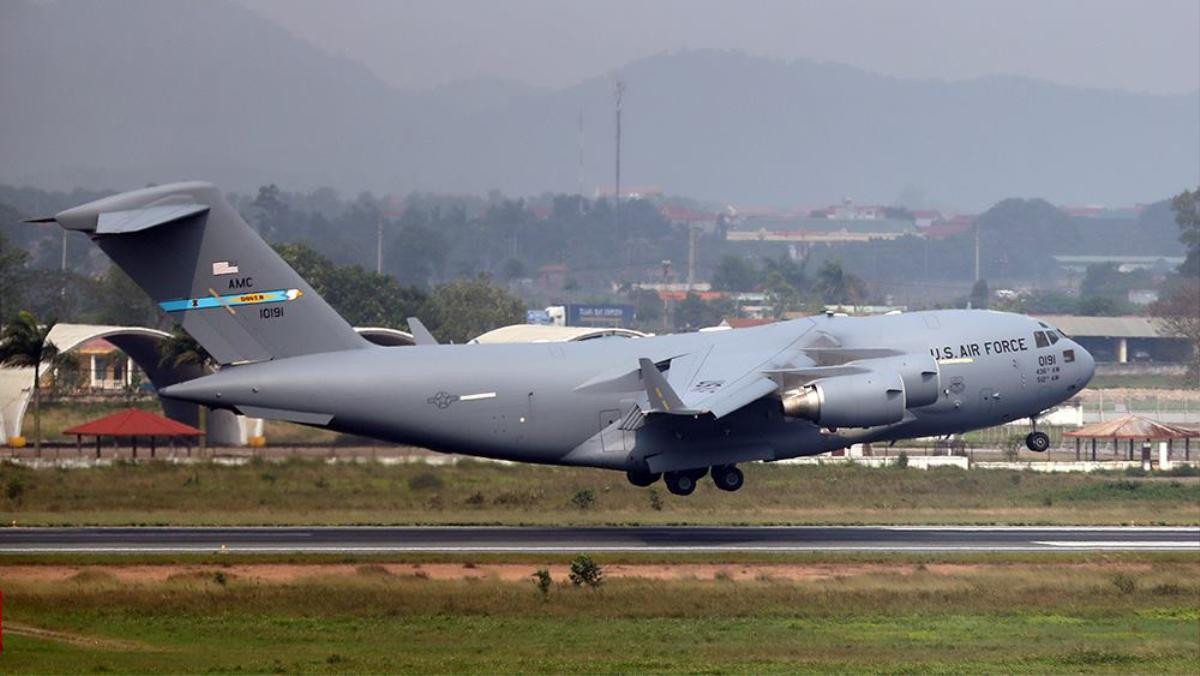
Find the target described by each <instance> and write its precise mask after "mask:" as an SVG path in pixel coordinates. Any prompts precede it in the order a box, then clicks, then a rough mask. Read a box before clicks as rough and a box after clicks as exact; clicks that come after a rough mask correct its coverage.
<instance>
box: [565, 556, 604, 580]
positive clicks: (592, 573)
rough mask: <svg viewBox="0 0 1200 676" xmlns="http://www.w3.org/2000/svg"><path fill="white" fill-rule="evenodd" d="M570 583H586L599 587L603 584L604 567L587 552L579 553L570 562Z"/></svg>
mask: <svg viewBox="0 0 1200 676" xmlns="http://www.w3.org/2000/svg"><path fill="white" fill-rule="evenodd" d="M570 577H571V584H573V585H575V586H576V587H580V586H583V585H585V584H586V585H587V586H589V587H593V588H594V587H599V586H600V585H602V584H604V569H602V568H601V567H600V564H598V563H596V562H595V561H593V560H592V557H590V556H588V555H587V554H580V555H579V556H576V557H575V560H574V561H572V562H571V575H570Z"/></svg>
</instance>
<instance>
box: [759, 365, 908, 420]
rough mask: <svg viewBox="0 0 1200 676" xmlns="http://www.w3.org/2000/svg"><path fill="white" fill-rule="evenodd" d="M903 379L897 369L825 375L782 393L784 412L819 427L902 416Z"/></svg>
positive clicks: (903, 402)
mask: <svg viewBox="0 0 1200 676" xmlns="http://www.w3.org/2000/svg"><path fill="white" fill-rule="evenodd" d="M905 408H906V405H905V397H904V380H903V379H902V378H901V376H900V374H899V373H897V372H896V371H892V370H887V371H872V372H869V373H856V374H852V375H845V376H836V377H833V378H824V379H821V380H818V381H816V382H813V383H809V384H808V385H805V386H804V387H802V388H800V389H799V390H793V391H791V392H788V393H785V394H784V396H783V413H784V415H786V416H790V417H793V418H804V419H806V420H811V421H813V422H815V423H817V424H818V425H821V426H822V427H874V426H876V425H890V424H892V423H897V422H900V421H901V420H903V419H904V410H905Z"/></svg>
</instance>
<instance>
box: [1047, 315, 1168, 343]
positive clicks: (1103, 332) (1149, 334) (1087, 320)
mask: <svg viewBox="0 0 1200 676" xmlns="http://www.w3.org/2000/svg"><path fill="white" fill-rule="evenodd" d="M1034 319H1037V320H1039V321H1042V322H1045V323H1047V324H1049V325H1050V326H1053V327H1055V328H1058V329H1061V330H1062V332H1063V333H1065V334H1067V335H1068V336H1091V337H1102V338H1175V337H1176V336H1175V335H1174V334H1172V333H1170V332H1169V331H1167V329H1166V327H1165V326H1163V323H1162V322H1161V321H1159V320H1157V319H1154V318H1153V317H1129V316H1127V317H1081V316H1078V315H1034Z"/></svg>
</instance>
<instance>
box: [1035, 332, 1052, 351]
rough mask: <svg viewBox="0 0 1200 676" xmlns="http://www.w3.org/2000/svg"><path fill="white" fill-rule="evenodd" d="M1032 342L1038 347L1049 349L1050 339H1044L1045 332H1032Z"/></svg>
mask: <svg viewBox="0 0 1200 676" xmlns="http://www.w3.org/2000/svg"><path fill="white" fill-rule="evenodd" d="M1033 342H1034V343H1037V346H1038V347H1050V339H1049V338H1046V332H1045V331H1034V332H1033Z"/></svg>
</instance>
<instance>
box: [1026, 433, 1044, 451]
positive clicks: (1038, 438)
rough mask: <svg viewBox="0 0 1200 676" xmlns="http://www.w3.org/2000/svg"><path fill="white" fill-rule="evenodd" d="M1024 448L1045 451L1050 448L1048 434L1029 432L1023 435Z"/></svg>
mask: <svg viewBox="0 0 1200 676" xmlns="http://www.w3.org/2000/svg"><path fill="white" fill-rule="evenodd" d="M1025 448H1028V449H1029V450H1031V451H1034V452H1035V453H1045V452H1046V451H1047V450H1048V449H1049V448H1050V435H1048V434H1046V433H1045V432H1030V433H1029V434H1028V435H1026V437H1025Z"/></svg>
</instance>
